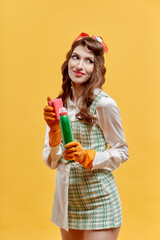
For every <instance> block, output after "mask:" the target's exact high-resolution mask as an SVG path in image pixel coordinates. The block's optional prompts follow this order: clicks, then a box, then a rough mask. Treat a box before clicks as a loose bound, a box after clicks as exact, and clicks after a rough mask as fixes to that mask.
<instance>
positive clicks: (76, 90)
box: [72, 83, 84, 102]
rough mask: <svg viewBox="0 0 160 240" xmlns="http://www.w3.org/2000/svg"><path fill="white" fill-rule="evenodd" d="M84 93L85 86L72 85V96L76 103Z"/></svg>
mask: <svg viewBox="0 0 160 240" xmlns="http://www.w3.org/2000/svg"><path fill="white" fill-rule="evenodd" d="M83 91H84V86H83V85H77V84H74V83H72V94H73V95H72V96H73V101H74V102H76V101H77V100H78V99H79V98H80V97H81V96H82V93H83Z"/></svg>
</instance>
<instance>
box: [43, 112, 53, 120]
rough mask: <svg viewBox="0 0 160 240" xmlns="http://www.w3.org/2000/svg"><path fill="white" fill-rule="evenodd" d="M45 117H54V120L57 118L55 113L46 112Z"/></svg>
mask: <svg viewBox="0 0 160 240" xmlns="http://www.w3.org/2000/svg"><path fill="white" fill-rule="evenodd" d="M43 114H44V116H49V117H53V118H56V114H55V113H53V112H45V111H44V113H43Z"/></svg>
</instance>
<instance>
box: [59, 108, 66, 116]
mask: <svg viewBox="0 0 160 240" xmlns="http://www.w3.org/2000/svg"><path fill="white" fill-rule="evenodd" d="M59 115H60V116H63V115H68V113H67V109H66V108H65V107H62V108H60V109H59Z"/></svg>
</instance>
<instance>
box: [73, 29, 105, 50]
mask: <svg viewBox="0 0 160 240" xmlns="http://www.w3.org/2000/svg"><path fill="white" fill-rule="evenodd" d="M84 37H90V36H89V34H88V33H81V34H80V35H79V36H78V37H77V38H76V39H75V40H74V41H73V42H76V41H78V40H80V39H81V38H84ZM92 38H94V39H96V40H97V41H98V42H100V43H101V44H102V45H103V48H104V51H105V52H106V53H107V52H108V47H107V45H106V44H105V42H104V41H103V38H102V37H99V36H97V37H96V36H94V35H93V36H92Z"/></svg>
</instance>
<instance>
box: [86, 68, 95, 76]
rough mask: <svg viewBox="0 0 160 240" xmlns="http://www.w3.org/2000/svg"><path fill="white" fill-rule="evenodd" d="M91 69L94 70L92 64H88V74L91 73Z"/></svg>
mask: <svg viewBox="0 0 160 240" xmlns="http://www.w3.org/2000/svg"><path fill="white" fill-rule="evenodd" d="M93 70H94V66H90V67H89V68H88V71H87V72H88V74H89V75H91V74H92V73H93Z"/></svg>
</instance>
